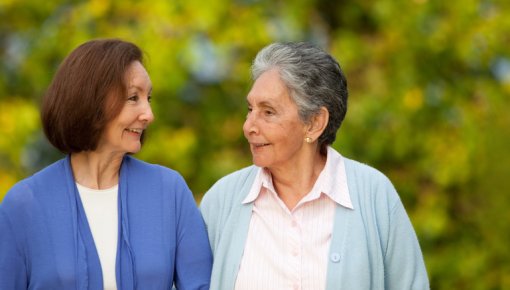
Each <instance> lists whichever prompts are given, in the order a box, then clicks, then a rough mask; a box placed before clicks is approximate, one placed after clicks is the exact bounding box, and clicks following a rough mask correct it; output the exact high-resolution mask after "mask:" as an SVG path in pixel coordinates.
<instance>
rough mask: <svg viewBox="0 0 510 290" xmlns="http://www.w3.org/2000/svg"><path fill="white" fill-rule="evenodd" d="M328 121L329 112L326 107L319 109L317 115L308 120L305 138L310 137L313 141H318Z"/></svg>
mask: <svg viewBox="0 0 510 290" xmlns="http://www.w3.org/2000/svg"><path fill="white" fill-rule="evenodd" d="M328 121H329V112H328V109H326V107H321V109H320V111H319V113H318V114H315V115H314V116H313V117H312V119H311V120H310V124H309V125H308V129H307V132H306V137H310V138H312V139H313V141H316V140H317V139H319V137H320V135H321V134H322V132H324V130H325V129H326V126H327V125H328Z"/></svg>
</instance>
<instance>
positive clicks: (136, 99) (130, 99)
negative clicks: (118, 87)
mask: <svg viewBox="0 0 510 290" xmlns="http://www.w3.org/2000/svg"><path fill="white" fill-rule="evenodd" d="M127 100H128V101H131V102H136V101H138V96H137V95H134V96H131V97H128V99H127Z"/></svg>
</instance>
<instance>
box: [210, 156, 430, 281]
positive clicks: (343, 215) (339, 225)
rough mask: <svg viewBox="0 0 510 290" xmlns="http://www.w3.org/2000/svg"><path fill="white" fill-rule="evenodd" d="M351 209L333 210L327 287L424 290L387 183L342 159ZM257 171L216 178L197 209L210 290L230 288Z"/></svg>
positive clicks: (415, 247)
mask: <svg viewBox="0 0 510 290" xmlns="http://www.w3.org/2000/svg"><path fill="white" fill-rule="evenodd" d="M344 160H345V167H346V174H347V184H348V187H349V193H350V197H351V201H352V204H353V207H354V209H353V210H351V209H348V208H345V207H342V206H340V205H338V206H337V209H336V213H335V222H334V229H333V235H332V240H331V247H330V252H329V257H328V272H327V285H326V289H349V290H355V289H374V290H375V289H392V290H407V289H419V290H422V289H429V288H430V287H429V281H428V277H427V272H426V269H425V264H424V261H423V257H422V253H421V250H420V246H419V244H418V240H417V238H416V234H415V232H414V230H413V227H412V225H411V222H410V220H409V218H408V216H407V214H406V212H405V209H404V207H403V205H402V203H401V201H400V199H399V197H398V195H397V192H396V191H395V189H394V187H393V185H392V184H391V182H390V181H389V180H388V179H387V178H386V177H385V176H384V175H383V174H382V173H380V172H379V171H377V170H375V169H373V168H371V167H369V166H367V165H364V164H361V163H358V162H356V161H353V160H350V159H347V158H344ZM257 170H258V167H255V166H250V167H247V168H244V169H241V170H239V171H237V172H234V173H232V174H230V175H227V176H225V177H223V178H222V179H220V180H219V181H218V182H217V183H216V184H215V185H214V186H213V187H212V188H211V189H210V190H209V191H208V192H207V193H206V194H205V196H204V198H203V199H202V202H201V211H202V215H203V217H204V219H205V222H206V225H207V231H208V234H209V240H210V243H211V248H212V251H213V256H214V264H213V273H212V277H211V290H230V289H234V285H235V280H236V277H237V272H238V269H239V265H240V262H241V258H242V255H243V250H244V245H245V242H246V237H247V233H248V228H249V224H250V218H251V213H252V207H253V203H250V204H242V201H243V199H244V198H245V197H246V195H247V194H248V192H249V190H250V188H251V186H252V183H253V181H254V179H255V176H256V173H257Z"/></svg>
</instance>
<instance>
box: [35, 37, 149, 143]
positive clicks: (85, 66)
mask: <svg viewBox="0 0 510 290" xmlns="http://www.w3.org/2000/svg"><path fill="white" fill-rule="evenodd" d="M142 60H143V53H142V51H141V50H140V48H139V47H138V46H136V45H135V44H133V43H130V42H126V41H122V40H119V39H98V40H91V41H88V42H86V43H84V44H82V45H80V46H78V47H77V48H76V49H74V50H73V51H72V52H71V53H70V54H69V55H68V56H67V57H66V59H65V60H64V61H63V62H62V64H60V66H59V68H58V70H57V72H56V73H55V76H54V77H53V81H52V82H51V84H50V86H49V87H48V90H47V91H46V94H45V95H44V98H43V101H42V105H41V120H42V125H43V129H44V134H45V135H46V137H47V138H48V140H49V141H50V143H51V144H53V146H55V147H56V148H57V149H59V150H60V151H62V152H63V153H76V152H81V151H93V150H96V148H97V145H98V143H99V140H100V138H101V136H102V135H103V132H104V130H105V127H106V125H107V124H108V122H110V121H111V120H113V119H114V118H115V117H117V115H118V114H120V111H121V110H122V108H123V106H124V103H125V99H126V94H127V89H126V79H125V77H126V76H125V75H126V71H127V69H128V67H129V65H130V64H131V63H132V62H134V61H139V62H140V63H143V62H142Z"/></svg>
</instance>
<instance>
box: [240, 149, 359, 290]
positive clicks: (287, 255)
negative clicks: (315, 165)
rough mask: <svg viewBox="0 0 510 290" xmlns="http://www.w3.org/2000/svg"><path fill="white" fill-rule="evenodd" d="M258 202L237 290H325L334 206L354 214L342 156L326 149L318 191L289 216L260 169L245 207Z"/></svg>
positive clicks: (251, 223) (245, 201) (264, 173)
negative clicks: (340, 206)
mask: <svg viewBox="0 0 510 290" xmlns="http://www.w3.org/2000/svg"><path fill="white" fill-rule="evenodd" d="M250 202H254V205H253V212H252V216H251V221H250V227H249V230H248V237H247V239H246V244H245V248H244V253H243V257H242V259H241V265H240V269H239V272H238V275H237V279H236V285H235V289H237V290H239V289H242V290H247V289H292V290H294V289H296V290H297V289H301V290H308V289H310V290H311V289H313V290H316V289H324V288H325V286H326V272H327V256H328V251H329V245H330V242H331V233H332V229H333V218H334V213H335V207H336V204H340V205H342V206H344V207H347V208H351V209H352V203H351V200H350V197H349V189H348V188H347V179H346V175H345V166H344V162H343V158H342V156H341V155H340V154H339V153H338V152H336V151H335V150H333V149H331V148H328V157H327V160H326V165H325V167H324V169H323V171H322V172H321V173H320V175H319V177H318V179H317V181H316V183H315V185H314V187H313V188H312V190H311V191H310V192H309V193H308V194H307V195H306V196H305V197H303V199H302V200H301V201H300V202H299V203H298V204H297V205H296V207H295V208H294V209H293V210H292V211H290V210H289V209H288V208H287V207H286V206H285V204H284V203H283V201H282V200H281V199H280V198H279V197H278V195H277V194H276V192H275V189H274V187H273V184H272V179H271V175H270V173H269V172H268V171H267V170H265V169H260V170H259V172H258V174H257V177H256V178H255V181H254V183H253V186H252V188H251V190H250V192H249V194H248V195H247V196H246V198H245V199H244V200H243V203H250Z"/></svg>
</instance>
